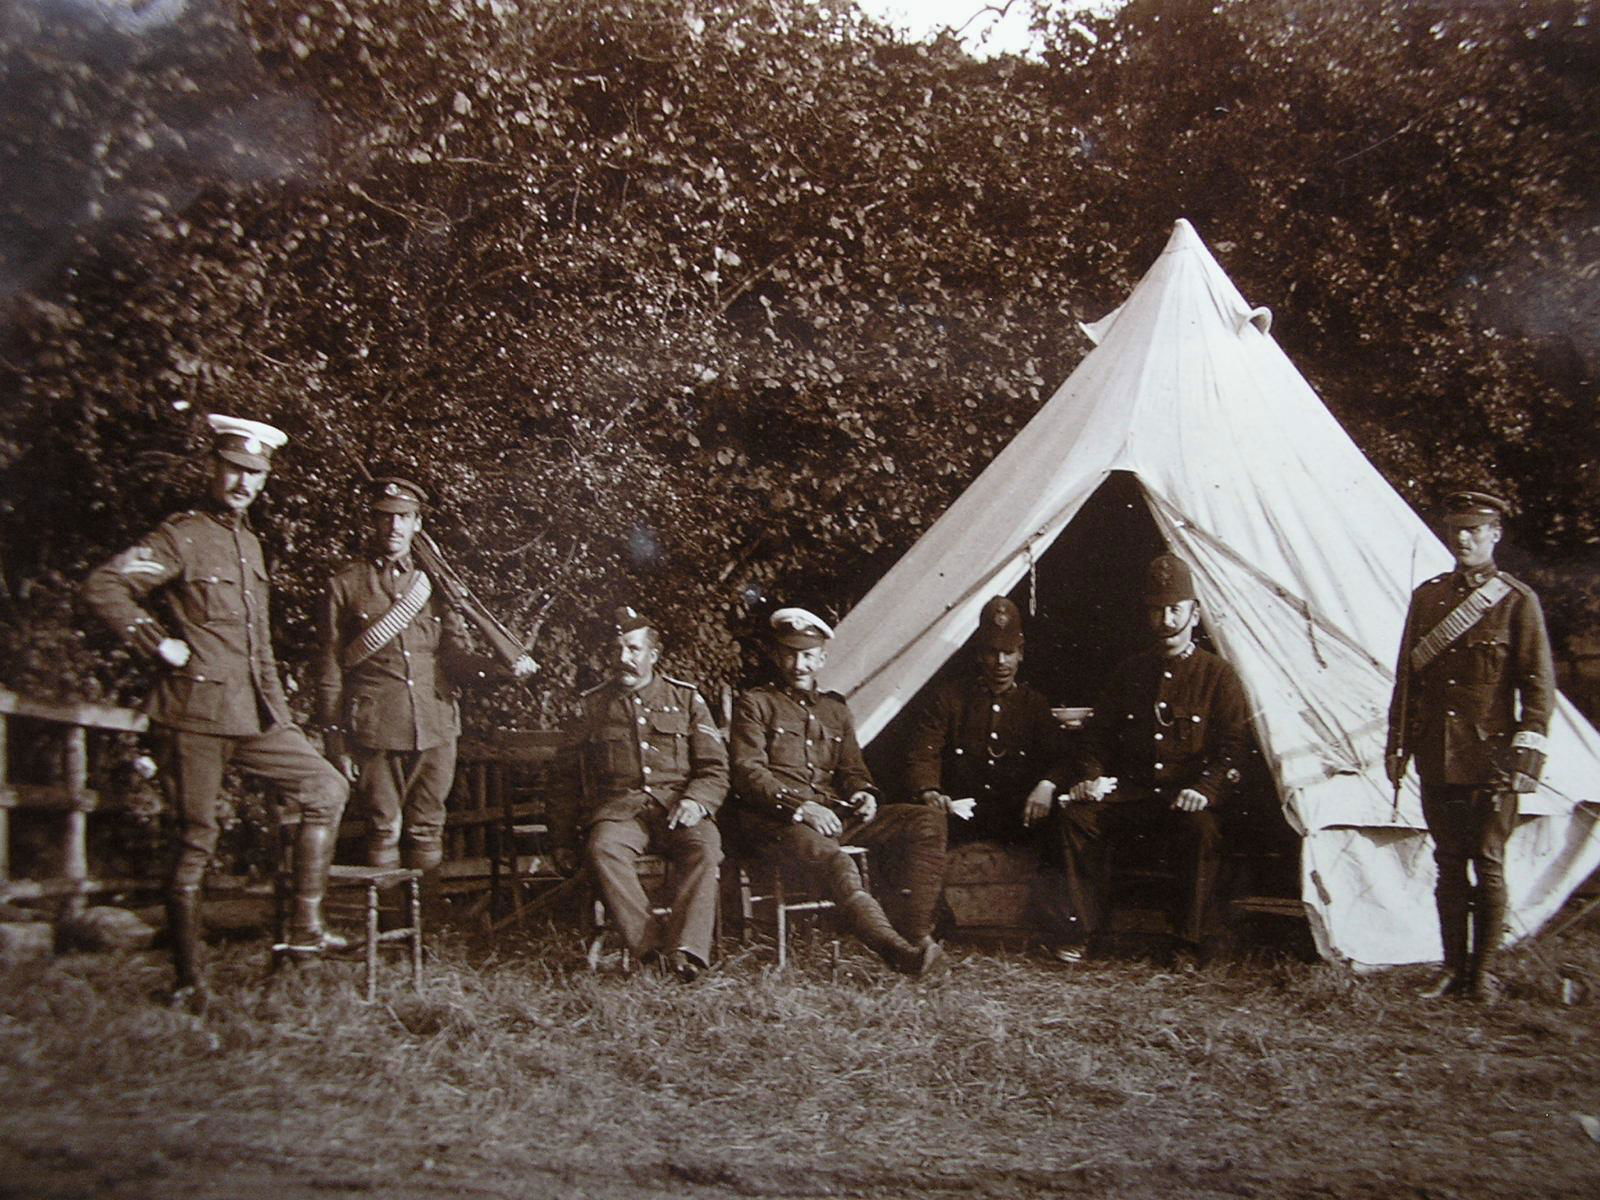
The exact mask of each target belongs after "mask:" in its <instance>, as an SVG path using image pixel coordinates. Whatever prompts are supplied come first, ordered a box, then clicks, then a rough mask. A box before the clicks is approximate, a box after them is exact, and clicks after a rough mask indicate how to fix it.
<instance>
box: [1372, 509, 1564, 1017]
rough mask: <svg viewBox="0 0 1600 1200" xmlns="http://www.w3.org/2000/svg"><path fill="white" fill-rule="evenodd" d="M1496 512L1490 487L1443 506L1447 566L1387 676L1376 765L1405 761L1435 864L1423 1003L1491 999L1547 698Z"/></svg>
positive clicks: (1529, 611)
mask: <svg viewBox="0 0 1600 1200" xmlns="http://www.w3.org/2000/svg"><path fill="white" fill-rule="evenodd" d="M1506 511H1507V506H1506V503H1505V501H1503V500H1501V499H1500V498H1499V497H1498V496H1495V495H1492V494H1490V493H1488V492H1482V491H1458V492H1454V493H1452V494H1451V495H1450V496H1448V497H1447V498H1446V499H1445V503H1444V516H1443V524H1444V527H1445V534H1446V537H1445V541H1446V543H1447V544H1448V546H1449V549H1450V552H1451V553H1452V554H1454V555H1455V559H1456V569H1455V570H1453V571H1450V572H1448V573H1446V574H1444V575H1439V576H1436V577H1435V578H1433V579H1430V580H1428V581H1427V582H1426V583H1424V584H1422V585H1421V586H1420V587H1418V588H1417V590H1416V591H1415V592H1414V593H1413V594H1412V597H1411V608H1410V610H1409V611H1408V612H1407V614H1406V623H1405V630H1404V633H1403V635H1402V637H1401V641H1400V659H1399V663H1398V665H1397V666H1396V668H1395V690H1394V697H1393V701H1392V703H1391V705H1390V710H1389V742H1388V749H1387V754H1386V757H1385V765H1386V768H1387V770H1388V774H1389V779H1390V782H1392V783H1393V784H1394V785H1395V786H1396V787H1398V786H1399V784H1400V781H1401V779H1402V778H1403V777H1404V775H1405V769H1406V763H1407V762H1408V761H1409V760H1411V759H1415V761H1416V765H1417V775H1418V777H1419V779H1420V780H1421V781H1422V815H1423V819H1424V820H1425V821H1426V822H1427V825H1428V832H1429V833H1431V834H1432V835H1433V839H1434V860H1435V861H1436V862H1437V864H1438V868H1439V879H1438V884H1437V886H1436V888H1435V892H1434V899H1435V902H1436V904H1437V906H1438V910H1439V935H1440V941H1441V943H1442V944H1443V949H1444V962H1443V969H1442V970H1441V972H1440V973H1439V975H1438V977H1437V978H1435V979H1434V980H1433V981H1432V982H1431V983H1430V984H1429V985H1428V986H1427V987H1426V988H1424V989H1423V995H1425V996H1427V997H1429V998H1436V997H1439V996H1445V995H1453V994H1462V995H1466V996H1469V997H1471V998H1473V999H1477V1000H1482V1001H1486V1002H1492V1001H1493V1000H1494V999H1495V996H1496V993H1497V987H1496V984H1495V982H1494V978H1493V976H1492V975H1490V973H1489V969H1488V967H1489V962H1490V960H1491V959H1492V957H1493V955H1494V952H1495V950H1496V948H1497V947H1498V946H1499V944H1500V939H1501V937H1502V936H1503V934H1504V927H1505V919H1506V882H1505V847H1506V841H1507V840H1508V839H1509V838H1510V836H1511V831H1512V830H1513V829H1514V828H1515V826H1516V821H1517V805H1518V800H1517V797H1518V795H1519V794H1521V793H1524V792H1531V791H1533V790H1534V789H1535V788H1536V787H1537V786H1538V780H1539V773H1540V771H1541V770H1542V769H1543V766H1544V757H1545V736H1546V734H1547V732H1548V729H1549V724H1550V715H1551V711H1552V709H1553V707H1554V704H1555V672H1554V669H1553V668H1552V665H1551V659H1550V638H1549V635H1548V634H1547V633H1546V632H1545V625H1544V613H1543V611H1542V610H1541V608H1540V605H1539V598H1538V597H1537V596H1536V595H1534V593H1533V590H1532V589H1531V588H1529V587H1528V585H1527V584H1525V583H1523V582H1522V581H1521V580H1518V579H1513V578H1512V577H1511V576H1510V575H1507V574H1506V573H1505V572H1504V571H1501V570H1499V569H1498V568H1497V567H1496V566H1495V564H1494V549H1495V546H1496V545H1497V544H1498V543H1499V541H1500V537H1501V532H1502V525H1501V522H1502V519H1503V517H1504V516H1505V514H1506ZM1469 863H1470V864H1471V867H1472V874H1473V877H1474V881H1475V882H1469V880H1468V877H1467V866H1468V864H1469ZM1469 926H1470V935H1469Z"/></svg>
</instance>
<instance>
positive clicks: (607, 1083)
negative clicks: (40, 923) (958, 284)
mask: <svg viewBox="0 0 1600 1200" xmlns="http://www.w3.org/2000/svg"><path fill="white" fill-rule="evenodd" d="M826 949H827V948H826V944H825V943H823V942H817V941H813V942H811V943H809V944H803V945H802V947H801V952H800V954H799V960H798V962H797V964H796V965H795V966H794V967H793V968H792V969H791V970H790V971H788V972H786V973H784V974H777V973H775V972H774V971H773V970H772V969H771V967H770V965H768V958H767V956H766V955H765V954H762V953H758V952H757V951H738V952H736V953H734V954H732V955H731V956H729V957H728V958H725V959H724V960H723V961H722V962H721V963H720V964H719V965H718V968H717V969H716V970H714V971H713V972H711V973H710V974H709V975H707V976H706V977H704V978H703V979H702V980H701V981H700V982H698V983H696V984H693V985H689V986H684V985H681V984H678V983H677V982H675V981H670V980H667V979H663V978H658V977H655V976H652V975H639V976H635V977H633V978H623V977H620V976H619V975H616V974H613V973H601V974H591V973H589V972H588V971H587V970H586V969H585V968H584V965H583V960H582V957H581V954H580V953H579V952H578V950H577V948H576V946H575V943H574V941H573V938H572V936H571V935H570V934H561V933H554V932H551V933H546V934H540V935H537V936H535V937H533V938H531V939H529V940H527V941H525V942H519V943H517V944H515V945H509V944H504V943H503V944H502V945H501V946H499V947H498V948H494V949H490V948H485V947H482V946H476V945H472V944H469V943H466V942H464V941H461V940H459V939H456V940H451V939H447V940H446V941H445V942H444V943H443V944H442V945H441V947H440V949H439V954H438V957H437V958H436V959H435V960H434V961H433V962H432V963H431V965H430V967H429V970H428V984H427V987H426V989H425V991H424V992H423V993H422V994H421V995H417V994H415V993H413V992H412V991H410V989H409V987H408V986H407V985H406V983H405V980H404V975H403V972H402V971H401V970H400V968H399V967H398V965H396V966H394V967H393V968H392V969H391V970H389V971H388V972H387V973H386V975H385V978H384V980H383V985H384V986H383V992H382V999H381V1000H380V1002H379V1003H378V1004H376V1005H374V1006H371V1007H368V1006H365V1005H363V1004H361V1003H359V1001H358V999H357V996H358V990H357V986H356V981H357V972H358V968H356V967H354V966H352V965H348V964H331V963H330V964H322V965H320V966H317V967H314V968H312V969H307V970H300V971H294V972H288V973H285V974H282V975H280V976H278V977H276V978H274V979H272V980H270V981H264V980H263V969H264V965H265V953H264V949H263V947H262V946H261V945H259V944H256V943H253V942H243V943H235V944H232V945H228V946H224V947H222V948H220V949H219V950H218V952H217V956H216V958H215V959H214V961H213V966H212V972H213V977H214V979H215V982H216V991H217V997H218V1000H217V1003H216V1004H215V1005H214V1006H213V1008H212V1010H211V1011H210V1012H209V1013H208V1014H207V1015H206V1016H205V1017H203V1018H195V1017H192V1016H188V1015H185V1014H181V1013H176V1012H172V1011H169V1010H168V1009H165V1008H163V1007H160V1006H158V1005H157V1004H155V1003H153V1002H152V1000H151V996H152V995H153V994H154V993H155V992H156V991H157V990H158V989H159V988H160V986H161V984H162V983H163V982H164V980H165V978H166V973H167V968H166V965H165V963H164V962H163V960H162V959H161V957H160V956H159V955H158V954H156V953H143V954H132V955H127V956H111V955H96V956H89V955H81V956H67V957H64V958H61V959H58V960H56V961H55V962H52V963H49V964H47V965H41V966H35V967H31V968H19V969H16V970H13V971H12V972H10V973H9V976H8V977H7V978H6V979H4V980H3V981H0V982H3V987H4V1000H3V1002H0V1079H3V1080H4V1083H5V1094H6V1096H7V1104H6V1118H5V1121H4V1134H3V1136H0V1196H10V1195H15V1196H30V1197H32V1196H45V1197H52V1196H62V1197H64V1196H80V1195H91V1194H92V1195H96V1196H110V1197H132V1196H162V1197H185V1196H193V1197H200V1196H206V1197H213V1196H214V1197H253V1196H257V1195H267V1194H269V1193H270V1194H271V1195H272V1196H273V1197H274V1198H275V1200H294V1198H297V1197H301V1196H313V1195H316V1196H328V1195H345V1194H371V1195H382V1196H385V1197H390V1196H394V1197H411V1196H417V1197H424V1196H426V1197H435V1196H444V1195H452V1196H465V1197H470V1196H488V1197H513V1196H516V1197H522V1196H541V1197H542V1196H619V1197H634V1196H655V1195H663V1196H664V1195H674V1196H884V1197H900V1196H907V1197H909V1196H989V1195H993V1196H1047V1195H1070V1194H1082V1195H1093V1196H1130V1197H1180V1196H1182V1197H1195V1196H1200V1197H1206V1196H1263V1197H1267V1196H1271V1197H1278V1196H1305V1195H1316V1196H1328V1197H1358V1196H1359V1197H1367V1196H1370V1197H1379V1196H1383V1197H1390V1196H1397V1195H1416V1196H1421V1195H1427V1196H1435V1197H1439V1196H1459V1197H1468V1196H1501V1195H1503V1196H1573V1197H1578V1196H1583V1197H1589V1196H1592V1195H1594V1194H1596V1185H1597V1183H1600V1145H1596V1144H1595V1143H1594V1142H1593V1141H1592V1140H1591V1139H1590V1137H1589V1136H1588V1135H1587V1134H1586V1132H1585V1130H1584V1127H1583V1125H1582V1123H1581V1122H1580V1121H1579V1120H1578V1119H1577V1117H1578V1116H1580V1115H1594V1114H1597V1113H1600V1048H1597V1047H1596V1045H1595V1043H1594V1037H1593V1033H1594V1027H1595V1023H1596V1015H1595V1009H1594V1008H1593V1007H1592V1005H1589V1006H1585V1005H1582V1004H1580V1005H1576V1006H1574V1005H1564V1004H1563V1003H1562V1002H1561V999H1560V994H1561V978H1562V977H1563V976H1565V977H1566V978H1569V979H1580V980H1581V979H1592V978H1594V977H1595V976H1596V974H1597V972H1600V930H1594V929H1586V928H1582V927H1580V928H1579V929H1576V930H1574V931H1572V932H1570V933H1567V934H1565V935H1563V936H1562V938H1560V939H1559V940H1558V941H1557V942H1556V943H1555V944H1553V945H1549V946H1546V947H1543V948H1542V949H1541V950H1540V952H1539V955H1538V956H1537V957H1536V956H1535V955H1531V954H1526V953H1524V954H1518V955H1515V956H1513V957H1512V958H1511V959H1510V960H1509V962H1508V965H1507V970H1506V978H1507V983H1508V985H1509V989H1508V990H1509V998H1508V1000H1507V1001H1506V1003H1505V1004H1504V1005H1502V1006H1501V1007H1499V1008H1496V1009H1494V1010H1490V1011H1486V1010H1482V1009H1479V1008H1475V1007H1472V1006H1469V1005H1466V1004H1452V1003H1445V1004H1426V1003H1423V1002H1421V1001H1419V1000H1416V999H1414V998H1413V997H1412V995H1411V992H1412V989H1413V987H1414V985H1415V983H1416V980H1417V972H1415V971H1395V972H1391V973H1386V974H1381V975H1377V976H1371V977H1366V978H1360V977H1356V976H1354V975H1352V974H1350V973H1348V972H1347V971H1344V970H1343V969H1341V968H1339V967H1336V966H1332V965H1328V964H1308V963H1303V962H1297V961H1292V960H1288V959H1270V958H1269V959H1260V960H1253V961H1248V962H1236V963H1229V964H1224V965H1220V966H1216V967H1213V968H1211V969H1208V970H1206V971H1203V972H1201V973H1199V974H1197V975H1188V974H1181V973H1173V972H1170V971H1167V970H1165V969H1163V968H1162V967H1160V966H1159V965H1158V964H1156V963H1153V962H1150V961H1147V960H1144V959H1140V958H1128V959H1124V960H1119V961H1113V962H1106V963H1098V964H1093V965H1090V966H1088V967H1085V968H1082V969H1076V970H1064V969H1062V968H1058V967H1056V966H1054V965H1047V964H1046V963H1045V962H1043V961H1041V960H1038V959H1034V958H1028V957H1024V956H1020V955H1017V954H1014V953H1003V952H989V951H981V950H976V949H957V950H956V951H955V952H954V959H955V961H954V963H953V966H952V969H951V970H950V971H949V972H948V973H947V974H946V975H945V976H944V977H942V978H940V979H938V980H936V981H933V982H930V983H925V984H917V983H913V982H911V981H907V980H903V979H900V978H898V977H894V976H892V975H888V974H887V973H885V972H883V971H882V970H881V969H879V968H878V967H877V966H876V965H875V964H874V963H873V962H871V961H869V960H868V959H866V958H865V957H861V956H859V955H857V954H855V953H854V952H851V951H848V950H847V951H846V953H845V955H844V958H843V961H842V962H841V963H840V965H839V967H838V969H837V971H834V970H833V969H832V968H831V966H830V961H829V956H828V954H827V952H826Z"/></svg>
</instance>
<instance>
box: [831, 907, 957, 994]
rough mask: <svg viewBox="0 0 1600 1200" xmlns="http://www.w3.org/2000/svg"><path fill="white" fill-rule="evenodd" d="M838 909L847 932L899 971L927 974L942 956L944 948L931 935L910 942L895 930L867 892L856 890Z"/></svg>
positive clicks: (903, 973)
mask: <svg viewBox="0 0 1600 1200" xmlns="http://www.w3.org/2000/svg"><path fill="white" fill-rule="evenodd" d="M838 909H839V913H840V915H841V916H842V917H843V918H844V923H845V926H846V927H847V928H848V929H849V930H850V932H851V933H853V934H855V935H856V937H858V938H860V939H861V942H862V944H863V945H865V946H866V947H867V949H869V950H871V951H872V952H873V953H875V954H876V955H877V956H878V957H879V958H881V959H883V961H884V962H886V963H888V964H889V965H890V966H891V967H893V968H894V969H895V970H896V971H898V972H900V974H902V975H911V976H920V975H926V974H927V973H928V971H929V969H931V968H932V967H933V966H934V965H935V964H936V963H937V962H939V960H940V959H941V958H942V957H943V956H944V948H943V947H942V946H940V945H939V943H938V942H936V941H934V940H933V939H932V938H931V937H930V938H923V939H922V940H921V941H920V942H918V943H916V944H915V945H913V944H912V943H910V942H908V941H906V940H905V938H903V937H901V936H900V935H899V934H898V933H896V932H895V929H894V926H893V925H891V924H889V918H888V917H886V916H884V914H883V909H882V907H880V906H879V904H878V902H877V901H876V900H874V899H873V898H872V897H871V896H870V895H868V894H867V893H866V892H857V893H856V894H855V895H853V896H851V897H850V898H849V899H848V900H846V901H845V902H844V903H843V904H840V905H839V906H838Z"/></svg>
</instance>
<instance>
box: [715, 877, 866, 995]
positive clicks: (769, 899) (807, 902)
mask: <svg viewBox="0 0 1600 1200" xmlns="http://www.w3.org/2000/svg"><path fill="white" fill-rule="evenodd" d="M839 849H841V850H843V851H844V852H845V853H846V854H848V855H849V856H850V857H851V858H852V859H854V860H855V864H856V870H857V871H859V872H860V874H861V886H862V887H863V888H865V889H867V890H868V891H871V890H872V883H871V879H870V877H869V875H868V872H867V848H866V847H865V846H840V847H839ZM783 872H784V868H783V864H782V863H781V862H777V861H773V860H759V861H756V862H754V863H749V862H741V863H740V864H739V915H740V918H741V920H740V925H739V931H740V937H741V939H742V940H744V941H745V942H747V943H748V942H749V940H750V926H751V924H752V923H753V922H754V920H755V908H756V905H758V904H768V903H770V904H771V905H772V911H773V919H774V924H775V925H776V926H777V941H778V969H779V970H780V971H781V970H782V969H783V968H784V967H786V966H788V965H789V914H790V913H796V912H822V911H824V910H827V909H831V908H834V907H836V905H835V904H834V902H833V901H832V900H829V899H828V898H827V897H826V896H816V895H810V896H799V897H794V896H791V895H790V893H789V890H788V888H787V886H786V885H785V883H784V878H783ZM763 884H764V885H765V889H764V891H763V890H758V889H759V888H760V887H761V885H763ZM838 962H839V939H838V938H835V939H834V940H833V964H834V967H835V969H837V967H838Z"/></svg>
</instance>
